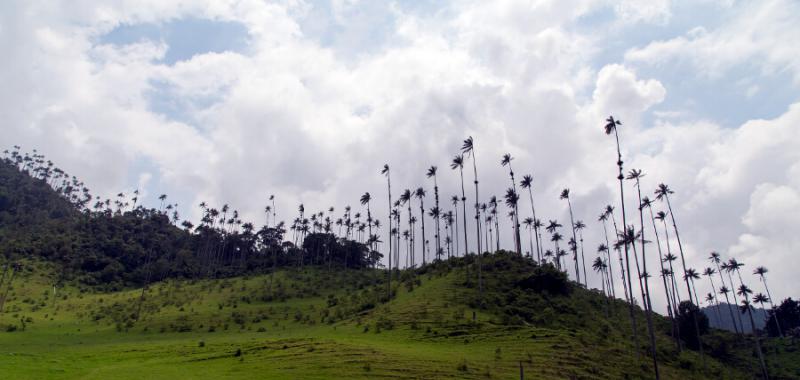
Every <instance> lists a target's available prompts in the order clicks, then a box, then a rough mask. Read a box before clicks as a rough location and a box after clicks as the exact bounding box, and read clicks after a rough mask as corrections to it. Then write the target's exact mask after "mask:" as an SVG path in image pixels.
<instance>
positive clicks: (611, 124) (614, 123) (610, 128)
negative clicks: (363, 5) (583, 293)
mask: <svg viewBox="0 0 800 380" xmlns="http://www.w3.org/2000/svg"><path fill="white" fill-rule="evenodd" d="M621 125H622V122H620V121H619V120H615V119H614V117H613V116H609V117H608V118H607V119H606V124H605V127H604V129H605V132H606V135H610V134H611V133H612V132H613V133H614V139H615V140H616V143H617V167H618V168H619V175H617V180H619V199H620V205H621V207H622V226H623V228H626V227H625V226H627V225H628V219H627V216H626V213H625V190H624V186H623V180H624V179H625V176H624V175H623V174H622V173H623V171H624V170H623V167H622V164H623V162H622V151H621V150H620V144H619V126H621ZM623 248H624V250H625V265H626V266H627V269H626V272H627V277H628V278H627V280H628V294H629V296H630V300H631V302H629V304H628V311H629V313H630V318H631V329H632V331H633V344H634V347H638V346H639V337H638V335H637V332H636V315H635V313H634V311H633V283H632V282H631V265H630V258H629V253H628V245H627V244H623ZM637 355H638V351H637ZM654 368H655V374H656V378H659V374H658V369H657V368H658V366H657V365H655V366H654Z"/></svg>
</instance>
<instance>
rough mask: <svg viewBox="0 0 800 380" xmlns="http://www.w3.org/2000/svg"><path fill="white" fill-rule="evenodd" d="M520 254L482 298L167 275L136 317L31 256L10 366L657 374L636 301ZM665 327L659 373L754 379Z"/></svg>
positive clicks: (267, 374)
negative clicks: (537, 281)
mask: <svg viewBox="0 0 800 380" xmlns="http://www.w3.org/2000/svg"><path fill="white" fill-rule="evenodd" d="M519 260H520V259H517V258H513V257H510V256H506V255H502V254H500V255H495V256H491V257H489V258H487V259H486V260H485V263H486V266H485V270H484V272H483V274H484V276H485V278H486V286H485V290H484V292H483V295H482V296H481V294H480V292H479V290H478V289H477V287H476V286H475V285H476V284H474V283H471V282H467V281H465V279H466V278H467V273H466V272H465V270H469V269H470V267H468V266H463V265H457V264H458V263H453V267H448V266H445V265H444V264H442V265H439V266H438V267H432V268H427V269H425V270H424V271H419V272H417V273H411V272H403V273H402V274H401V279H402V281H397V280H396V279H395V282H394V283H393V292H394V298H393V299H392V300H391V301H390V302H381V299H382V298H385V297H386V291H387V286H386V283H385V282H383V281H384V280H385V278H379V277H385V272H384V274H383V275H382V276H378V274H379V273H378V272H370V271H364V270H361V271H356V270H347V271H344V270H333V271H329V270H327V269H326V268H309V267H306V268H302V269H301V268H293V269H288V270H283V271H280V272H279V273H277V274H276V275H275V277H274V279H273V278H272V277H271V276H270V275H259V276H252V277H239V278H231V279H221V280H198V281H165V282H161V283H157V284H154V285H153V286H151V287H150V289H149V290H148V291H147V292H146V294H145V297H144V303H143V306H142V310H143V312H142V317H141V319H140V320H139V321H135V320H134V316H135V315H136V308H137V305H138V302H137V301H138V299H139V297H140V296H141V294H142V291H141V289H132V290H128V291H120V292H113V293H101V292H95V291H93V290H92V289H91V288H88V287H84V286H75V285H73V286H66V287H64V288H58V289H57V293H56V294H55V295H54V294H53V288H52V277H53V276H54V274H53V270H52V269H53V267H51V266H50V265H51V264H45V263H29V264H28V265H26V266H25V268H26V269H25V270H23V272H22V273H21V274H20V275H19V277H17V280H15V281H14V284H13V289H12V290H11V291H10V294H9V301H8V303H7V305H6V306H7V312H6V313H4V314H0V328H2V331H3V332H0V368H3V373H4V376H3V378H9V379H40V378H57V379H108V378H119V379H128V378H130V379H141V378H148V379H159V378H165V379H166V378H169V379H172V378H200V377H203V378H247V377H254V376H258V377H263V378H278V379H280V378H287V379H297V378H309V379H330V378H381V377H392V378H458V379H478V378H480V379H486V378H501V379H509V378H519V372H520V366H521V367H522V369H523V371H524V373H525V376H526V378H554V379H556V378H557V379H563V378H575V379H578V378H587V379H588V378H650V377H651V367H650V362H649V361H648V356H647V353H646V352H645V347H646V344H645V343H646V342H645V341H644V336H645V335H644V334H645V329H644V327H643V326H641V324H640V327H642V329H641V331H640V337H642V340H641V347H640V348H639V349H638V350H634V349H633V347H631V345H630V337H629V329H630V325H629V323H628V321H627V309H626V306H625V305H624V303H621V302H611V303H608V302H607V301H606V300H605V298H604V297H602V295H600V294H598V293H596V292H594V291H587V290H585V289H582V288H578V287H576V286H575V285H574V284H571V283H570V284H568V292H569V294H564V295H562V294H558V292H553V291H549V290H543V289H533V288H531V287H530V281H527V282H526V281H524V280H525V279H526V278H530V277H529V276H530V274H531V273H536V271H537V269H536V268H535V267H534V266H533V265H532V264H520V263H518V262H516V261H519ZM470 278H471V277H470ZM376 305H377V306H376ZM473 313H474V314H473ZM639 317H640V321H643V320H644V319H643V316H642V315H640V316H639ZM473 318H474V319H473ZM656 322H657V324H658V330H659V331H660V332H661V333H660V334H659V336H658V347H659V359H660V360H661V361H662V362H661V373H662V377H663V378H675V379H679V378H715V379H716V378H741V379H746V378H752V377H753V376H754V374H755V373H756V368H757V366H756V363H755V359H754V358H753V356H752V350H751V347H752V345H750V344H749V343H747V342H742V341H741V340H740V339H739V338H734V337H733V336H732V335H731V334H729V333H725V332H720V331H715V332H714V333H713V334H712V335H713V336H707V337H706V343H707V345H708V351H711V353H712V355H714V356H715V357H714V358H712V357H709V356H707V357H706V367H705V369H703V364H702V363H701V361H700V358H699V356H698V355H697V353H696V352H694V351H689V350H684V351H683V352H682V353H680V354H679V353H677V351H676V350H675V346H674V343H673V341H672V340H671V338H670V337H669V336H668V332H669V324H668V322H667V321H666V320H663V319H657V321H656ZM767 347H768V348H767V359H768V362H769V365H770V370H771V374H772V375H773V376H774V377H775V378H797V377H798V376H800V364H798V363H800V354H798V353H797V351H796V348H797V346H796V345H792V344H791V342H790V341H789V340H788V339H787V340H786V341H783V342H777V341H771V342H769V343H768V344H767ZM637 352H638V355H637Z"/></svg>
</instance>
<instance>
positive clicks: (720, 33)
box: [625, 0, 800, 85]
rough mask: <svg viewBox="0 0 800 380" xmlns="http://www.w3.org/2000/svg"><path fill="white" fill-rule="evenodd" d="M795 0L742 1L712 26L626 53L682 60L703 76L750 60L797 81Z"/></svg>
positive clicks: (799, 27)
mask: <svg viewBox="0 0 800 380" xmlns="http://www.w3.org/2000/svg"><path fill="white" fill-rule="evenodd" d="M798 39H800V5H798V3H797V2H795V1H783V0H770V1H763V2H746V3H745V4H744V5H743V6H741V7H739V8H738V9H737V11H736V12H735V15H734V16H733V18H732V19H731V20H730V21H728V22H726V23H725V24H723V25H722V26H720V27H719V28H717V29H714V30H711V31H708V30H706V29H705V28H704V27H702V26H698V27H695V28H694V29H692V30H690V31H689V32H688V33H687V34H686V35H685V36H679V37H675V38H673V39H669V40H663V41H654V42H651V43H649V44H648V45H647V46H645V47H643V48H633V49H630V50H629V51H628V52H627V53H626V54H625V59H626V60H627V61H631V62H645V63H649V64H653V65H658V66H663V65H672V64H674V63H675V62H678V63H686V64H689V65H691V66H692V67H694V68H695V69H696V70H697V71H698V72H699V73H700V74H702V75H703V76H708V77H712V78H719V77H721V76H722V75H724V74H725V73H726V72H727V71H728V70H731V69H732V68H734V67H736V66H738V65H745V66H747V65H755V66H756V67H758V68H759V69H760V70H761V72H762V74H765V75H776V74H781V73H783V72H788V73H789V74H790V75H792V76H793V77H794V81H795V84H796V85H798V84H800V51H798V49H796V48H795V47H794V46H793V44H791V43H788V41H796V40H798Z"/></svg>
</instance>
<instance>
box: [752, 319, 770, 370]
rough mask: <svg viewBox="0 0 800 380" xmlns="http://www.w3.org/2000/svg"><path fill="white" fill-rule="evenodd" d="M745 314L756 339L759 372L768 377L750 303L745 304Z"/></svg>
mask: <svg viewBox="0 0 800 380" xmlns="http://www.w3.org/2000/svg"><path fill="white" fill-rule="evenodd" d="M747 314H748V315H749V316H750V328H752V329H753V337H754V339H755V341H756V352H758V363H759V364H760V365H761V374H762V375H763V376H764V379H769V372H767V363H766V362H765V361H764V353H763V352H762V351H761V338H760V337H759V336H758V331H757V330H756V323H755V321H754V320H753V311H752V309H751V308H750V304H749V303H748V304H747Z"/></svg>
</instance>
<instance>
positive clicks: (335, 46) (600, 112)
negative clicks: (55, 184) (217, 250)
mask: <svg viewBox="0 0 800 380" xmlns="http://www.w3.org/2000/svg"><path fill="white" fill-rule="evenodd" d="M798 40H800V3H798V2H796V1H791V0H787V1H771V0H765V1H758V2H754V1H734V0H728V1H724V0H721V1H715V0H701V1H668V0H652V1H632V0H623V1H583V0H568V1H545V0H541V1H508V0H498V1H491V2H486V1H467V0H451V1H428V0H420V1H402V2H401V1H379V0H375V1H364V0H328V1H322V0H320V1H303V0H284V1H254V0H240V1H233V0H214V1H199V0H198V1H164V0H158V1H149V0H143V1H125V0H118V1H92V0H81V1H15V0H12V1H4V2H2V3H0V51H2V56H3V59H2V60H0V83H2V86H0V120H2V124H0V131H2V133H0V148H2V149H6V148H10V147H11V146H12V145H21V146H22V147H23V149H24V150H32V149H38V151H39V152H41V153H44V154H45V155H46V156H47V157H48V158H49V159H52V160H53V161H54V162H55V163H56V164H57V165H58V166H60V167H61V168H63V169H64V170H66V171H67V172H68V173H70V174H73V175H76V176H78V177H79V178H81V179H82V180H84V181H85V182H86V184H87V185H88V186H89V187H90V188H91V189H92V192H93V193H94V194H96V195H101V196H103V197H113V196H114V195H115V194H117V193H118V192H124V193H126V194H130V193H132V192H133V190H134V189H139V190H140V191H141V192H142V194H143V196H142V198H143V199H144V202H145V203H146V204H149V205H151V206H153V207H157V206H158V204H159V202H158V200H157V197H158V196H159V195H160V194H167V195H168V201H170V202H174V203H177V204H178V211H179V212H180V214H181V217H182V218H186V219H189V220H192V221H195V222H196V221H197V219H198V217H199V215H200V209H199V207H198V206H197V205H198V204H199V203H200V202H201V201H205V202H207V203H209V204H210V205H212V206H216V207H217V208H219V207H221V205H222V204H229V205H230V206H231V207H232V208H233V209H236V210H239V213H240V215H241V216H242V218H243V219H244V220H247V221H253V222H254V223H255V224H257V225H260V224H263V223H264V222H265V219H264V218H265V217H264V214H263V209H264V206H265V205H266V204H267V199H268V197H269V195H271V194H274V195H275V197H276V209H277V214H278V219H282V220H291V219H293V218H294V217H295V216H296V209H297V206H298V205H299V204H300V203H303V204H304V205H305V207H306V210H308V211H322V210H327V209H328V208H329V207H331V206H333V207H335V208H336V213H340V212H342V211H343V209H344V206H345V205H351V206H353V208H354V209H356V210H359V209H360V207H361V206H360V204H359V202H358V200H359V198H360V196H361V195H362V194H363V193H364V192H370V193H371V194H372V197H373V199H374V201H373V203H372V210H373V213H374V214H375V216H376V218H377V219H379V220H381V222H382V223H383V225H384V226H385V225H387V219H386V211H384V210H387V208H388V206H387V201H386V178H385V177H383V176H381V174H380V169H381V168H382V167H383V164H389V165H390V167H391V175H392V178H391V180H392V185H393V191H394V195H395V197H396V196H397V194H399V192H400V191H401V190H402V189H406V188H410V189H415V188H417V187H420V186H422V187H424V188H426V189H427V191H428V193H429V195H428V198H427V199H426V205H430V204H432V192H433V191H432V188H433V183H432V181H431V180H430V179H428V178H426V177H425V172H426V170H427V168H428V167H429V166H431V165H436V166H438V167H439V176H438V180H439V186H440V192H441V197H442V198H443V199H449V198H450V196H451V195H454V194H457V193H459V192H460V182H459V177H458V172H456V171H453V170H450V168H449V163H450V161H451V159H452V157H453V156H454V155H455V154H457V153H458V152H459V148H460V146H461V142H462V140H463V139H465V138H466V137H467V136H473V137H474V139H475V147H476V152H475V153H476V158H477V162H476V164H477V171H478V176H479V180H480V186H481V195H482V198H484V199H482V200H481V201H482V202H486V201H487V200H488V196H489V195H497V196H501V195H503V194H504V192H505V189H506V188H508V187H509V186H510V179H509V176H508V171H507V168H504V167H501V165H500V159H501V156H502V155H503V154H504V153H510V154H512V156H513V157H514V158H515V159H514V160H513V161H512V165H513V169H514V171H515V174H516V175H517V178H520V177H521V176H522V175H524V174H531V175H533V178H534V186H533V194H534V198H535V202H536V207H537V216H539V218H540V219H542V220H543V221H547V220H551V219H555V220H558V221H559V222H561V224H563V225H565V226H569V211H568V209H567V204H566V202H564V201H563V200H559V197H558V195H559V194H560V192H561V190H562V189H564V188H569V189H570V190H571V202H572V206H573V209H574V213H575V219H577V220H583V221H584V223H586V224H587V225H588V228H587V229H586V230H585V232H584V241H585V256H586V260H587V262H591V261H592V260H593V259H594V257H595V256H596V247H597V245H598V244H599V243H601V242H604V241H605V240H604V237H603V229H602V224H600V223H599V222H598V221H597V217H598V216H599V214H600V212H601V211H602V209H603V208H604V207H605V205H607V204H611V205H613V206H615V207H617V208H619V193H618V191H619V188H618V186H619V184H618V182H616V170H617V168H616V165H615V161H616V150H615V149H616V148H615V145H614V141H613V139H612V138H611V137H609V136H607V135H605V133H604V131H603V125H604V124H605V123H604V120H605V118H606V117H608V116H609V115H614V116H615V117H616V118H618V119H619V120H621V121H622V123H623V124H622V126H621V127H620V129H619V132H620V139H621V143H622V154H623V159H624V161H625V169H626V171H627V170H629V169H632V168H638V169H641V170H643V171H644V173H645V174H646V175H645V177H644V178H643V179H642V192H643V196H644V195H646V196H650V197H651V198H652V197H653V190H655V188H656V186H657V185H658V184H659V183H666V184H668V185H669V186H670V187H671V188H672V189H673V190H674V191H675V193H674V194H673V195H672V198H671V201H672V206H673V211H674V216H675V218H676V221H677V224H678V227H679V228H680V232H681V242H682V243H683V248H684V252H685V255H686V260H687V265H688V266H689V267H692V268H696V269H697V270H698V271H702V269H703V268H705V267H707V266H709V262H708V260H707V257H708V255H709V252H711V251H717V252H720V253H721V254H722V255H723V257H724V258H730V257H735V258H736V259H737V260H739V261H740V262H743V263H744V264H745V267H744V273H743V274H744V275H745V281H746V282H748V284H749V286H750V287H751V288H753V289H754V290H755V291H756V292H760V291H763V285H762V284H761V283H760V282H759V281H758V280H757V278H756V277H754V276H752V275H750V273H751V272H752V270H753V269H754V268H755V267H756V266H759V265H763V266H766V267H767V268H768V269H769V273H768V275H767V279H768V281H769V285H770V291H771V292H772V294H773V296H774V297H775V298H776V299H777V300H782V299H783V298H786V297H789V296H794V297H797V296H798V294H797V293H796V289H797V288H798V285H800V280H798V279H797V277H796V273H795V272H796V270H797V269H798V264H797V261H796V259H795V257H796V254H797V253H800V234H799V233H798V225H800V96H798V94H800V91H798V90H799V89H800V49H798V48H797V47H796V46H795V44H794V43H792V41H798ZM470 165H471V162H470ZM465 176H466V180H467V186H468V187H467V198H468V200H467V201H468V202H469V203H470V204H471V203H472V202H474V190H472V189H471V187H470V185H471V183H470V182H471V181H472V173H471V172H470V171H467V172H466V173H465ZM624 186H625V192H626V195H627V202H628V203H627V204H626V207H627V208H628V210H634V211H629V214H628V218H629V219H630V220H631V222H630V223H633V222H636V221H637V219H638V218H637V217H638V215H636V214H635V206H636V202H637V200H636V198H635V195H636V188H635V187H634V186H633V183H631V182H630V181H626V183H625V185H624ZM523 195H525V196H523V198H522V202H521V204H520V209H521V213H522V216H523V217H526V216H529V214H528V213H527V210H529V207H530V205H529V203H528V198H527V196H526V194H524V193H523ZM444 203H445V204H446V206H443V208H444V209H445V210H448V209H450V208H451V207H452V206H450V204H449V202H444ZM665 207H666V205H665V204H663V203H661V202H657V203H656V206H655V208H654V211H658V210H662V209H665ZM504 214H505V209H503V210H501V215H504ZM404 218H405V216H404ZM504 222H505V223H504V224H503V225H501V228H500V230H501V233H502V234H503V237H502V245H503V247H505V248H511V247H512V235H511V227H510V223H508V220H507V218H504ZM646 222H647V220H646ZM472 228H474V226H473V227H472ZM427 232H428V234H429V237H428V239H430V240H431V241H433V237H432V235H430V234H431V232H430V222H428V231H427ZM645 232H646V234H648V240H654V239H652V227H651V226H648V227H646V230H645ZM670 232H671V231H670ZM562 233H569V232H568V230H567V229H564V230H563V231H562ZM384 234H385V231H384ZM522 234H523V247H524V246H526V245H527V244H528V240H527V232H526V231H524V230H523V231H522ZM662 234H663V230H662ZM544 236H545V239H546V240H548V241H547V242H546V243H545V247H550V242H549V238H548V234H544ZM670 237H671V238H672V239H674V234H672V233H671V234H670ZM471 239H473V237H471ZM471 244H472V246H473V247H474V246H475V243H474V240H473V241H472V243H471ZM661 244H662V249H663V250H664V251H666V249H667V246H666V242H665V241H663V235H662V241H661ZM669 244H670V247H671V249H672V250H673V251H676V250H677V242H676V241H675V240H671V241H670V242H669ZM647 255H648V259H649V260H650V261H649V263H648V264H649V265H650V266H649V270H650V272H651V273H656V272H657V271H658V269H657V268H656V267H655V265H656V263H657V260H654V259H653V258H654V257H657V256H656V255H657V251H656V247H655V244H653V243H651V244H649V245H648V250H647ZM615 257H616V256H615ZM612 265H613V266H614V269H615V270H616V271H618V270H619V266H618V263H617V262H614V263H613V264H612ZM570 273H572V272H571V271H570ZM616 275H617V277H618V276H619V274H618V272H616ZM589 277H590V278H589V283H590V286H592V287H598V286H599V279H598V276H597V275H596V274H590V276H589ZM654 280H656V281H651V282H652V283H653V285H656V289H657V290H653V291H652V294H653V297H654V304H655V307H656V310H657V311H661V312H662V313H663V308H664V305H665V303H664V297H663V296H662V293H663V289H662V286H661V285H660V281H658V280H657V278H654ZM714 280H715V281H716V284H715V286H716V287H717V288H719V285H720V284H719V282H718V280H719V279H718V278H714ZM616 285H617V286H618V288H619V287H620V282H619V281H617V284H616ZM697 288H698V291H699V292H700V293H701V296H702V295H703V294H705V293H707V292H708V291H710V288H711V286H710V284H709V283H708V279H707V278H705V277H704V278H703V279H701V280H700V281H699V282H698V283H697ZM617 291H618V294H621V288H620V289H618V290H617ZM684 298H685V295H684ZM701 298H702V297H701Z"/></svg>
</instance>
